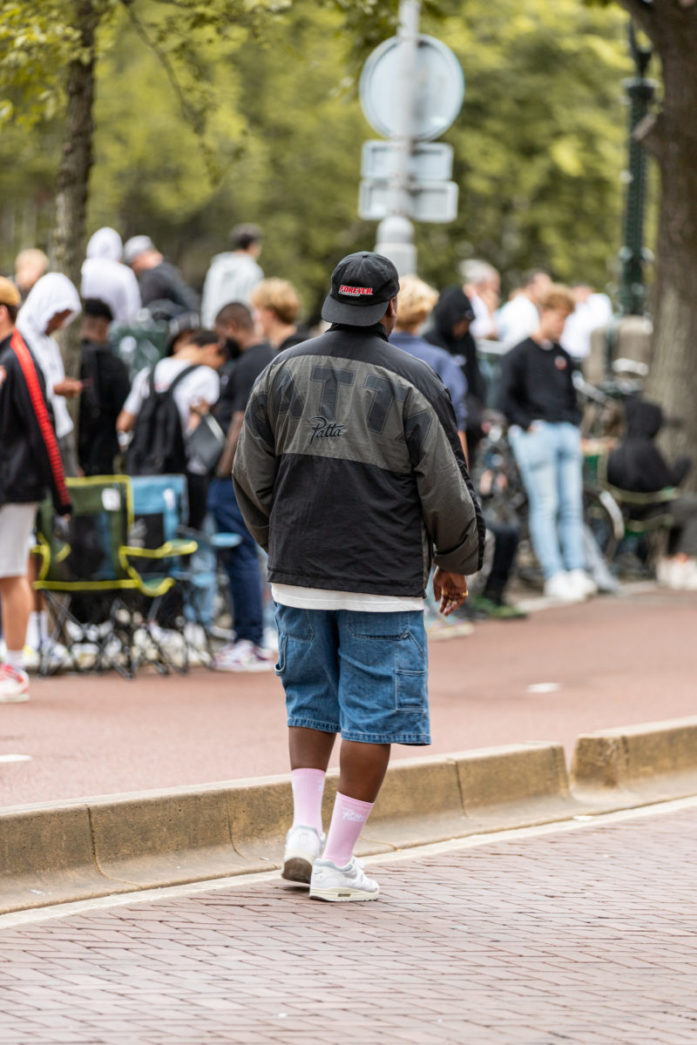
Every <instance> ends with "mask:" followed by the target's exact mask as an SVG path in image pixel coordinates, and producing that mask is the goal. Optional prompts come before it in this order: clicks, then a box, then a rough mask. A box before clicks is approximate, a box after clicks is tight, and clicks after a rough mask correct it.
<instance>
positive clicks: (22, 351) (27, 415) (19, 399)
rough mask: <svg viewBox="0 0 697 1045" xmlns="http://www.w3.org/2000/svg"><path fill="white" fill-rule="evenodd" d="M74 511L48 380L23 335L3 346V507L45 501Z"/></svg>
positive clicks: (0, 455)
mask: <svg viewBox="0 0 697 1045" xmlns="http://www.w3.org/2000/svg"><path fill="white" fill-rule="evenodd" d="M47 489H50V491H51V494H52V497H53V503H54V505H55V508H56V511H57V512H59V513H61V514H63V513H65V512H68V511H70V495H69V493H68V489H67V487H66V484H65V476H64V474H63V465H62V463H61V457H60V450H59V449H58V441H57V440H56V435H55V431H54V428H53V421H52V418H51V413H50V408H49V406H48V405H47V401H46V393H45V385H44V378H43V374H42V372H41V368H40V367H39V366H38V364H37V363H36V361H35V360H34V357H33V356H32V354H31V352H30V351H29V349H28V348H27V346H26V344H25V343H24V340H23V339H22V336H21V335H20V333H19V331H18V330H15V331H14V332H13V333H12V335H11V336H10V337H7V338H5V339H4V340H2V341H0V506H2V505H4V504H30V503H32V502H35V501H41V500H43V497H44V495H45V493H46V490H47Z"/></svg>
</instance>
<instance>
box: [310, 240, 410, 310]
mask: <svg viewBox="0 0 697 1045" xmlns="http://www.w3.org/2000/svg"><path fill="white" fill-rule="evenodd" d="M398 293H399V273H398V272H397V269H396V268H395V266H394V265H393V264H392V262H391V261H390V259H389V258H386V257H384V255H382V254H373V253H371V252H370V251H368V250H361V251H358V253H356V254H348V255H347V256H346V257H345V258H342V259H341V261H340V262H339V264H338V265H337V266H336V268H335V269H334V271H333V272H332V289H331V290H330V292H329V294H328V295H327V297H326V298H325V300H324V305H323V306H322V319H326V320H327V321H328V322H329V323H346V324H347V325H348V326H351V327H369V326H372V325H373V323H377V322H378V321H379V320H381V319H382V317H383V316H384V315H385V312H386V311H387V305H388V302H389V301H391V300H392V298H395V297H397V294H398Z"/></svg>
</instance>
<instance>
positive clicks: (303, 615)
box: [276, 604, 431, 744]
mask: <svg viewBox="0 0 697 1045" xmlns="http://www.w3.org/2000/svg"><path fill="white" fill-rule="evenodd" d="M276 623H277V625H278V663H277V664H276V674H277V675H279V676H280V678H281V681H282V683H283V688H284V689H285V692H286V708H287V711H288V725H289V726H301V727H304V728H306V729H317V730H319V731H320V732H322V733H340V734H341V736H342V738H343V739H344V740H355V741H358V742H359V743H364V744H430V743H431V736H430V732H429V718H428V690H427V677H428V650H427V645H426V631H425V628H424V621H423V613H422V612H421V611H418V610H410V611H404V612H401V611H400V612H397V613H363V612H357V611H355V610H304V609H297V608H295V607H292V606H281V605H279V604H276Z"/></svg>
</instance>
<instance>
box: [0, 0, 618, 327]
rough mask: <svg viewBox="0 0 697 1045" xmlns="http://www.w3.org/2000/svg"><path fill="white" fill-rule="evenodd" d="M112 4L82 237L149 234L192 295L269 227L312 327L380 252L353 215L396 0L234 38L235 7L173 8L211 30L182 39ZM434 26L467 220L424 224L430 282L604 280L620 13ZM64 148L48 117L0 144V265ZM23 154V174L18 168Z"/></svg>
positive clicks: (443, 11) (312, 13)
mask: <svg viewBox="0 0 697 1045" xmlns="http://www.w3.org/2000/svg"><path fill="white" fill-rule="evenodd" d="M106 2H107V0H105V3H106ZM51 3H53V4H54V5H57V6H59V7H61V6H62V7H63V8H65V7H66V5H67V0H63V3H62V4H61V3H60V0H51ZM3 4H4V5H6V6H7V5H8V4H9V5H10V6H14V7H26V6H27V4H20V3H18V2H15V3H14V4H12V0H0V11H1V10H2V6H3ZM29 6H31V7H32V8H35V7H41V8H42V10H43V5H32V4H30V5H29ZM107 6H109V5H108V4H107ZM111 6H112V7H113V6H115V7H116V8H117V10H116V11H115V12H114V11H112V10H111V7H109V12H108V13H109V17H108V18H106V17H105V20H104V24H103V27H102V29H100V34H99V47H100V54H99V60H98V63H97V100H96V106H95V119H96V137H95V166H94V170H93V173H92V178H91V192H90V200H89V218H88V224H89V229H90V230H91V229H93V228H95V227H97V226H98V225H100V224H104V223H109V224H112V225H114V226H116V227H117V228H119V229H120V230H121V231H122V233H123V234H124V235H130V234H133V233H136V232H148V233H150V234H151V235H152V236H153V238H154V239H155V240H156V241H157V242H158V245H160V246H161V248H162V249H163V250H165V251H166V252H167V253H168V254H169V255H171V256H172V257H174V259H175V260H176V261H178V262H179V263H180V264H182V266H183V267H184V269H185V271H186V274H187V275H188V276H189V278H191V279H192V281H194V282H200V281H201V280H202V278H203V275H204V274H205V270H206V267H207V264H208V261H209V259H210V256H211V254H213V253H215V252H217V251H219V250H223V249H225V248H226V245H227V243H226V236H227V230H228V229H229V227H230V226H231V225H233V224H234V223H236V222H238V221H245V220H253V221H257V222H259V223H260V224H261V225H263V226H264V228H265V231H266V243H265V247H264V254H263V256H262V261H263V265H264V268H265V270H266V272H267V273H268V274H278V275H286V276H289V277H290V278H292V279H293V280H295V281H296V282H297V283H298V285H299V287H300V290H301V292H302V296H303V299H304V302H305V307H306V311H307V312H308V313H311V312H313V311H315V310H316V309H317V307H318V304H319V302H320V301H321V298H322V295H323V293H324V290H325V287H326V280H327V271H328V269H329V268H330V267H331V266H332V265H333V263H334V262H335V261H336V260H337V259H338V258H339V257H340V256H341V255H342V254H343V253H345V252H347V251H349V250H352V249H358V248H363V247H371V246H372V245H373V244H374V242H375V225H374V224H373V223H367V222H363V221H360V220H359V219H358V216H357V196H358V181H359V175H360V150H361V146H362V143H363V141H364V140H365V139H367V138H373V137H375V136H376V135H375V132H374V131H372V130H371V128H370V127H369V126H368V125H367V124H366V122H365V120H364V118H363V116H362V113H361V110H360V106H359V103H358V99H357V76H358V73H359V72H360V66H361V64H362V61H363V59H364V57H365V55H366V53H367V52H368V51H369V50H370V49H371V48H372V47H373V46H374V45H375V44H377V43H378V42H380V40H381V39H383V38H384V37H385V36H387V35H390V34H391V33H392V32H393V31H394V20H395V15H396V11H397V3H396V0H395V2H394V3H393V4H385V3H378V2H376V0H364V2H363V3H361V4H358V3H355V2H350V0H336V2H332V3H330V2H327V3H325V4H317V3H312V2H311V0H296V3H294V4H293V5H292V6H291V5H288V4H276V5H273V4H272V3H270V2H267V3H265V4H258V5H255V4H253V3H245V4H240V5H232V7H234V9H235V10H236V11H239V10H241V8H242V7H244V8H246V9H247V11H251V10H252V9H254V8H258V9H259V10H256V13H255V16H254V19H253V20H252V21H250V20H249V19H247V20H246V21H245V20H244V19H242V18H241V17H240V18H238V19H237V20H235V19H230V20H229V22H228V24H227V28H226V31H225V32H219V31H217V30H216V27H215V22H214V20H212V17H211V9H213V8H216V9H218V8H221V7H222V6H225V5H223V4H222V3H219V4H217V5H216V4H210V3H190V2H189V0H181V2H180V4H179V5H178V8H181V7H182V6H183V7H185V8H187V9H189V13H190V14H192V17H193V12H194V10H196V11H197V12H198V14H197V17H199V18H201V19H203V21H202V22H201V23H200V24H198V23H196V22H195V19H194V22H192V23H189V24H190V26H191V32H190V33H189V34H188V35H189V38H188V39H187V40H185V41H184V42H182V40H181V36H182V33H181V27H180V29H179V31H178V32H176V33H175V32H174V30H173V28H172V25H171V23H170V22H169V21H168V19H169V17H170V15H172V14H173V13H174V14H175V15H176V10H177V9H178V8H172V9H170V8H169V7H168V5H167V4H165V3H160V2H159V0H133V3H132V4H131V5H130V9H128V8H126V7H125V6H124V5H122V4H112V5H111ZM227 6H228V7H230V6H231V5H229V4H228V5H227ZM272 7H273V8H274V11H273V14H274V17H273V18H269V17H268V15H269V11H270V9H271V8H272ZM281 8H289V9H287V10H281ZM262 9H263V11H262ZM134 12H135V13H136V14H137V16H138V18H139V19H142V20H143V21H142V25H140V26H139V25H136V24H135V23H134V20H133V14H134ZM260 12H261V14H263V15H264V18H263V20H262V19H261V14H260ZM213 13H215V12H213ZM217 13H218V14H219V13H220V12H219V10H218V12H217ZM262 21H263V31H261V30H262ZM64 22H65V20H64ZM422 28H423V31H425V32H431V33H433V35H436V36H438V37H440V38H441V39H443V40H444V41H445V42H446V43H448V44H449V46H450V47H451V48H452V49H453V50H454V51H455V52H456V54H457V55H458V57H459V58H460V60H461V62H462V65H463V68H464V71H465V75H466V80H467V94H466V98H465V102H464V106H463V109H462V112H461V114H460V116H459V118H458V120H457V121H456V123H455V125H454V126H453V127H452V128H451V130H450V131H449V132H448V133H447V134H446V136H445V138H446V140H449V141H450V142H451V143H452V144H453V145H454V147H455V153H456V169H455V177H456V180H457V181H458V182H459V185H460V213H459V217H458V220H457V221H456V222H455V223H454V224H453V225H445V226H439V225H430V226H420V227H419V228H418V230H417V245H418V247H419V262H420V268H421V270H422V274H423V275H424V276H426V277H427V278H429V279H431V280H433V281H434V282H436V283H438V284H440V285H442V284H445V283H447V282H453V281H454V280H456V279H457V262H458V261H459V260H460V259H461V258H462V257H463V256H465V255H468V254H476V255H479V256H484V257H487V258H489V259H490V260H491V261H493V262H494V263H495V264H497V265H498V266H499V267H500V268H501V269H502V270H503V272H504V273H505V274H506V275H507V276H508V277H509V282H514V281H515V279H516V278H517V276H518V274H519V273H520V271H521V270H523V269H525V268H528V267H530V266H531V265H544V266H547V267H549V268H550V269H551V270H552V271H553V272H554V273H555V274H556V275H558V276H559V277H560V278H565V279H570V278H574V277H576V276H583V277H585V278H590V279H591V280H593V281H594V282H596V283H598V284H605V283H606V282H607V280H608V275H609V266H610V264H611V262H612V259H613V258H614V256H615V254H616V251H617V248H618V246H619V230H620V219H619V216H620V210H621V185H620V180H619V176H620V171H621V169H622V166H623V163H624V145H623V143H624V135H625V130H624V123H625V112H624V109H623V107H622V89H621V79H622V76H623V75H626V73H627V71H628V65H627V61H626V58H625V43H624V37H623V19H622V16H621V14H620V13H619V11H615V10H612V9H611V10H607V11H594V10H589V9H588V8H585V7H583V6H582V5H581V4H579V2H578V0H557V2H556V3H555V4H553V5H552V4H548V3H547V2H546V0H531V2H529V3H527V4H525V5H520V4H518V3H516V2H515V0H495V2H492V0H465V2H462V3H460V2H455V0H440V2H438V3H436V2H433V3H426V4H424V7H423V19H422ZM146 39H147V40H148V41H149V43H146V42H145V40H146ZM194 44H195V46H194ZM59 45H60V41H59V42H58V43H57V44H56V47H58V46H59ZM61 46H62V45H61ZM56 53H57V52H56ZM163 56H164V59H165V65H166V66H167V65H169V69H170V72H171V74H172V77H173V78H174V80H175V81H176V89H175V88H173V87H172V82H171V78H168V75H167V69H166V68H163ZM4 75H5V69H4V68H3V65H2V61H1V60H0V76H4ZM15 81H16V77H15ZM58 82H59V78H58V79H57V80H56V83H58ZM17 90H18V88H17V86H16V84H15V87H14V88H13V91H14V92H15V93H14V95H13V97H14V102H13V104H14V105H15V112H16V113H17V112H18V111H19V105H20V99H19V97H18V94H17ZM53 97H54V99H55V98H57V97H58V95H54V96H53ZM23 104H25V103H23ZM54 104H55V101H54ZM187 107H188V109H187ZM183 112H184V115H183ZM204 118H205V119H204ZM195 129H196V130H198V131H199V134H198V136H197V134H196V133H195ZM57 142H58V135H57V131H56V118H54V120H53V121H52V122H47V121H44V123H43V124H41V125H40V126H37V127H36V128H35V130H34V131H33V132H32V136H31V137H30V138H29V137H27V134H26V131H25V130H20V129H18V128H16V127H15V128H10V130H9V133H8V134H6V133H3V135H2V141H0V160H2V163H0V187H2V189H3V200H6V201H11V202H9V203H3V204H2V205H0V207H1V209H0V221H1V222H2V223H3V225H2V228H3V230H5V231H6V232H10V233H11V234H10V235H9V236H8V235H6V234H5V235H3V237H2V240H3V242H2V246H1V247H0V249H1V250H2V251H3V253H2V255H1V256H0V266H4V267H5V268H7V267H9V265H10V263H11V254H12V252H13V251H14V250H16V249H18V248H19V247H20V246H26V245H28V242H29V241H28V239H27V234H28V231H29V230H30V229H31V228H32V225H33V222H34V221H35V216H36V215H37V214H38V216H39V217H38V227H37V228H36V232H37V235H38V236H39V237H41V236H42V235H44V236H45V232H46V225H47V222H46V210H47V208H48V206H49V204H50V197H51V191H52V178H53V172H54V171H55V166H54V163H55V161H56V160H57V158H58V149H57ZM16 149H18V150H19V153H20V156H21V161H20V170H17V169H16V165H14V166H12V167H8V163H7V162H6V161H7V159H8V157H9V156H10V155H12V153H13V152H14V151H15V150H16ZM24 171H28V172H31V176H30V177H25V174H24ZM44 243H45V241H44ZM42 245H44V244H42Z"/></svg>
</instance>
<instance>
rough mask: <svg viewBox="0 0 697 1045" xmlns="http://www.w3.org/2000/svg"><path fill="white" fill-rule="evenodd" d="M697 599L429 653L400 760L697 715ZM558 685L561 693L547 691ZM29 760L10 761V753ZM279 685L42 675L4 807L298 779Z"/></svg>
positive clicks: (566, 621)
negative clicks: (412, 738)
mask: <svg viewBox="0 0 697 1045" xmlns="http://www.w3.org/2000/svg"><path fill="white" fill-rule="evenodd" d="M696 611H697V593H694V594H689V595H687V594H686V595H682V594H677V593H669V592H660V591H653V592H652V593H648V594H644V595H640V596H637V595H634V596H629V597H623V598H608V597H605V598H598V599H594V600H592V601H590V602H588V603H584V604H582V605H576V606H569V607H565V608H557V609H550V610H545V611H543V612H540V613H535V614H533V615H532V616H531V617H530V618H529V619H528V620H525V621H513V622H507V623H503V622H494V621H487V622H484V623H481V624H477V625H476V629H475V634H474V635H472V636H470V637H468V638H461V639H454V640H451V641H448V642H434V643H432V644H431V647H430V658H431V671H430V691H431V720H432V721H431V725H432V734H433V740H434V743H433V745H432V746H431V747H430V748H408V747H395V749H394V756H393V757H395V758H404V757H413V756H414V755H419V754H423V755H425V754H441V753H447V752H454V751H462V750H465V749H471V748H477V747H488V746H491V745H496V744H510V743H520V742H522V741H525V740H546V741H561V742H563V743H564V744H565V745H566V747H567V750H571V747H572V745H573V742H574V740H575V738H576V736H577V735H578V734H579V733H581V732H584V731H589V730H595V729H599V728H601V727H607V726H621V725H629V724H630V723H637V722H648V721H655V720H658V719H667V718H676V717H681V716H686V715H694V714H696V713H697V683H696V681H695V674H696V671H695V669H696V666H697V659H696V657H695V634H696V632H695V621H696V620H697V612H696ZM539 684H543V685H544V684H552V685H553V686H556V687H558V688H556V689H551V690H548V691H546V692H545V691H542V692H540V691H535V690H534V689H533V690H531V689H530V687H531V686H532V687H535V686H538V685H539ZM15 754H19V755H28V756H30V759H31V760H30V761H23V762H4V761H3V756H5V755H15ZM286 772H287V755H286V729H285V715H284V709H283V697H282V691H281V687H280V683H279V682H278V680H277V679H276V678H275V677H274V676H273V674H270V675H269V674H261V675H258V674H257V675H225V674H216V673H212V672H209V671H206V670H205V669H202V668H199V669H195V670H194V671H192V672H191V674H190V675H188V676H170V677H166V678H162V677H159V676H156V675H150V674H146V673H141V674H140V675H139V676H138V677H137V679H136V680H135V681H133V682H126V681H124V680H122V679H120V678H118V677H117V676H114V675H105V676H101V677H100V676H95V675H83V676H64V677H56V678H52V679H45V680H42V679H37V680H35V681H34V682H33V684H32V696H31V701H30V702H29V703H28V704H15V705H12V704H6V705H0V806H4V807H7V806H10V805H15V804H19V803H34V802H45V801H51V800H56V799H61V798H77V797H83V796H85V795H96V794H112V793H116V792H123V791H134V790H141V789H152V788H162V787H174V786H177V785H180V784H190V785H196V784H203V783H211V782H216V781H224V780H231V779H239V778H241V777H248V776H260V775H266V774H275V773H286Z"/></svg>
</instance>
